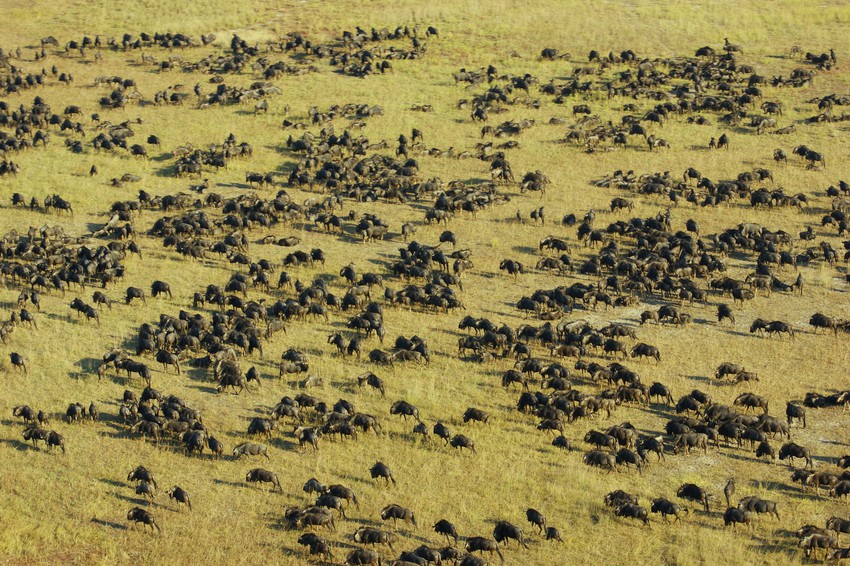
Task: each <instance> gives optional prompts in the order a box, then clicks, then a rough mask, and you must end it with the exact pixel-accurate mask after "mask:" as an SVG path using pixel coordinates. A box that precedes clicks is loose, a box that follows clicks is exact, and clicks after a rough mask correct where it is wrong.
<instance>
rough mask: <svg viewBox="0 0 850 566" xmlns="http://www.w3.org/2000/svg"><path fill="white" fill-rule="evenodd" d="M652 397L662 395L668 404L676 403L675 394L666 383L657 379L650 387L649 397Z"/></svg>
mask: <svg viewBox="0 0 850 566" xmlns="http://www.w3.org/2000/svg"><path fill="white" fill-rule="evenodd" d="M652 397H660V398H661V399H664V401H665V403H666V404H668V405H673V404H674V403H673V394H672V393H670V389H669V388H668V387H667V386H666V385H664V384H662V383H659V382H657V381H656V382H654V383H653V384H652V385H651V386H650V387H649V398H650V399H651V398H652Z"/></svg>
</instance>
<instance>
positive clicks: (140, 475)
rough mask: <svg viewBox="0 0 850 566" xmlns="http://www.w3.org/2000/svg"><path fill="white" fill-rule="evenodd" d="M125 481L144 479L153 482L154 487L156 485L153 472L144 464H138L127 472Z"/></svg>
mask: <svg viewBox="0 0 850 566" xmlns="http://www.w3.org/2000/svg"><path fill="white" fill-rule="evenodd" d="M127 481H137V482H139V481H146V482H148V483H150V484H153V486H154V488H156V487H157V485H156V480H155V479H154V477H153V474H152V473H151V471H150V470H148V469H147V468H145V467H144V466H138V467H136V468H135V469H134V470H132V471H131V472H130V473H129V474H127Z"/></svg>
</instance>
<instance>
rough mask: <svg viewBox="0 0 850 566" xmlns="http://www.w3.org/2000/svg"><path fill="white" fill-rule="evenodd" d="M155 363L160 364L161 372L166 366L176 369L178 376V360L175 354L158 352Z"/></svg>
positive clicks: (163, 351) (165, 351)
mask: <svg viewBox="0 0 850 566" xmlns="http://www.w3.org/2000/svg"><path fill="white" fill-rule="evenodd" d="M156 361H158V362H159V363H161V364H162V367H163V371H165V370H166V369H167V368H168V366H174V367H175V368H177V375H180V360H179V358H178V357H177V354H173V353H171V352H169V351H167V350H159V351H158V352H157V353H156Z"/></svg>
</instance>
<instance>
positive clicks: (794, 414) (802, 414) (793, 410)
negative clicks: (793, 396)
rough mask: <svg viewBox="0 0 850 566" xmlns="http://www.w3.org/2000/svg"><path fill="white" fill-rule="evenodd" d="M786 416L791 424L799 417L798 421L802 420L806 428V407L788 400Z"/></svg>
mask: <svg viewBox="0 0 850 566" xmlns="http://www.w3.org/2000/svg"><path fill="white" fill-rule="evenodd" d="M785 417H786V418H787V419H788V425H789V426H790V425H791V424H792V422H793V420H794V419H797V420H798V421H801V422H802V423H803V428H806V408H805V407H803V406H801V405H798V404H796V403H792V402H791V401H788V403H787V404H786V405H785Z"/></svg>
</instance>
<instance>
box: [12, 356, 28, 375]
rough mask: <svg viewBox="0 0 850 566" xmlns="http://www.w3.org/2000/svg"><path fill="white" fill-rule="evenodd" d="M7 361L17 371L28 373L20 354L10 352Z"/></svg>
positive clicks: (23, 358) (25, 363)
mask: <svg viewBox="0 0 850 566" xmlns="http://www.w3.org/2000/svg"><path fill="white" fill-rule="evenodd" d="M9 360H10V361H11V362H12V365H13V366H15V367H16V368H18V369H19V370H21V371H23V372H24V373H28V372H27V360H26V358H25V357H24V356H23V355H22V354H19V353H17V352H12V353H11V354H9Z"/></svg>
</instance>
